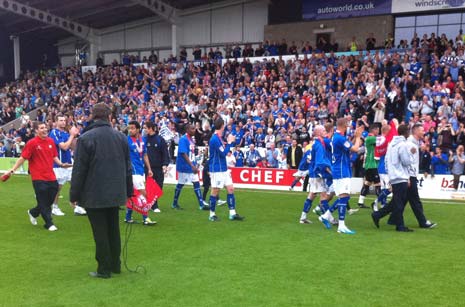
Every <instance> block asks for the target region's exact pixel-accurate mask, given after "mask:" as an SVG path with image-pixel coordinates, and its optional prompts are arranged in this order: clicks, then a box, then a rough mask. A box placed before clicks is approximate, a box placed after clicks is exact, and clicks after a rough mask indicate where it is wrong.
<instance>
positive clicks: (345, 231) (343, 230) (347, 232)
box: [337, 226, 355, 235]
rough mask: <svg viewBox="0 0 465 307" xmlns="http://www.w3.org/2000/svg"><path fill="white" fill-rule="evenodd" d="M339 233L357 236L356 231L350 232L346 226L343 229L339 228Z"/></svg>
mask: <svg viewBox="0 0 465 307" xmlns="http://www.w3.org/2000/svg"><path fill="white" fill-rule="evenodd" d="M337 232H339V233H344V234H347V235H354V234H355V231H353V230H350V229H349V228H347V227H346V226H342V227H341V226H339V228H338V229H337Z"/></svg>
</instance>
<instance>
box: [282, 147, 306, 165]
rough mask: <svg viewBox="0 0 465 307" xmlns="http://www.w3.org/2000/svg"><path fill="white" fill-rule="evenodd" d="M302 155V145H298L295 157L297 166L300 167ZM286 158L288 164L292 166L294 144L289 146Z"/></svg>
mask: <svg viewBox="0 0 465 307" xmlns="http://www.w3.org/2000/svg"><path fill="white" fill-rule="evenodd" d="M302 156H303V152H302V147H300V146H299V145H297V147H296V148H295V157H294V160H295V167H296V168H298V167H299V163H300V160H302ZM286 158H287V164H289V166H291V167H292V146H290V147H289V148H288V150H287V157H286Z"/></svg>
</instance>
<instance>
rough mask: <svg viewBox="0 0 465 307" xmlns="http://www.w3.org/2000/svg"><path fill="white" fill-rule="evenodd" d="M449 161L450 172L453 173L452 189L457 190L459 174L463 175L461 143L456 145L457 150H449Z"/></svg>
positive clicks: (464, 158)
mask: <svg viewBox="0 0 465 307" xmlns="http://www.w3.org/2000/svg"><path fill="white" fill-rule="evenodd" d="M449 163H451V173H452V175H454V190H456V191H457V189H458V187H459V183H460V176H461V175H463V170H464V166H465V154H464V147H463V146H462V145H459V146H458V147H457V152H456V153H455V154H454V152H453V151H452V150H451V151H450V152H449Z"/></svg>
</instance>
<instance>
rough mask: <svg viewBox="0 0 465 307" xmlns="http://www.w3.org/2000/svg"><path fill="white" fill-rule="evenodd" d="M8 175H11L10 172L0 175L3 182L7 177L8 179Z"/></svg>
mask: <svg viewBox="0 0 465 307" xmlns="http://www.w3.org/2000/svg"><path fill="white" fill-rule="evenodd" d="M10 177H11V174H10V173H5V174H3V175H2V176H1V177H0V180H1V181H3V182H5V181H7V180H8V179H10Z"/></svg>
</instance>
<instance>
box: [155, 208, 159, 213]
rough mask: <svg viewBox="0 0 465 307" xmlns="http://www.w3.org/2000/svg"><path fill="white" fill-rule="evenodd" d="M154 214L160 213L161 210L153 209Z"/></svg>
mask: <svg viewBox="0 0 465 307" xmlns="http://www.w3.org/2000/svg"><path fill="white" fill-rule="evenodd" d="M153 212H155V213H160V212H161V210H160V208H155V209H153Z"/></svg>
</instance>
